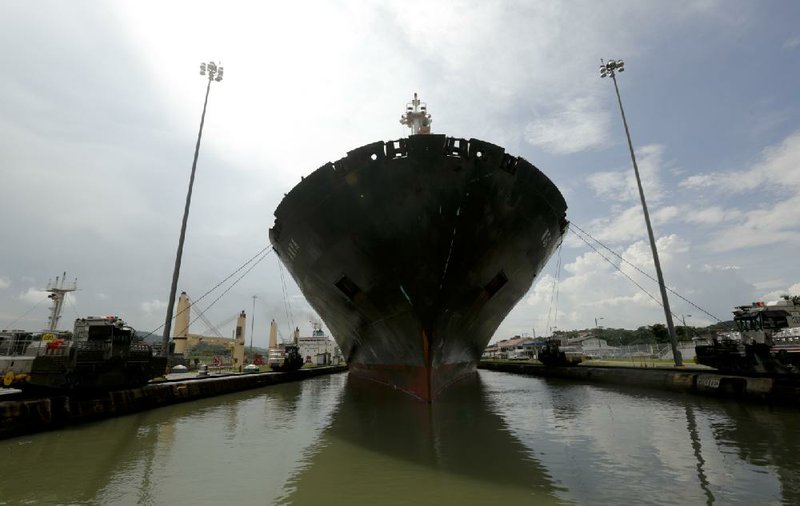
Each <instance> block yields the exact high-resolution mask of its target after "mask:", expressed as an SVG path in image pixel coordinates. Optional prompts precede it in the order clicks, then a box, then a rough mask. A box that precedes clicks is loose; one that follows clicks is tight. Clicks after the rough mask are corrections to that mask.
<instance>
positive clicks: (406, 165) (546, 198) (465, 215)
mask: <svg viewBox="0 0 800 506" xmlns="http://www.w3.org/2000/svg"><path fill="white" fill-rule="evenodd" d="M566 208H567V206H566V203H565V201H564V198H563V197H562V195H561V193H560V192H559V190H558V189H557V188H556V186H555V185H554V184H553V183H552V182H551V181H550V180H549V179H548V178H547V177H546V176H545V175H544V174H542V172H541V171H539V169H537V168H536V167H534V166H533V165H531V164H530V163H529V162H527V161H526V160H524V159H522V158H517V157H513V156H511V155H508V154H506V153H505V151H504V150H503V148H501V147H499V146H495V145H493V144H490V143H487V142H484V141H480V140H477V139H470V140H469V141H468V140H466V139H456V138H452V137H446V136H444V135H415V136H411V137H409V138H407V139H400V140H397V141H389V142H386V143H384V142H376V143H373V144H368V145H366V146H363V147H361V148H358V149H356V150H353V151H351V152H349V153H348V154H347V156H346V157H344V158H342V159H341V160H339V161H337V162H335V163H328V164H326V165H323V166H322V167H320V168H319V169H317V170H316V171H314V172H313V173H312V174H311V175H309V176H308V177H306V178H305V179H303V180H302V181H301V182H300V184H298V185H297V186H295V187H294V188H293V189H292V190H291V192H289V193H288V194H287V195H286V197H285V198H284V199H283V201H282V202H281V203H280V205H279V206H278V209H277V210H276V211H275V224H274V226H273V228H272V229H270V241H271V242H272V244H273V246H274V247H275V251H276V252H277V253H278V255H279V256H280V258H281V260H282V261H283V263H284V264H285V265H286V267H287V269H288V270H289V271H290V272H291V274H292V276H293V277H294V279H295V281H296V282H297V284H298V285H299V286H300V289H301V290H302V292H303V294H304V295H305V297H306V299H307V300H308V302H309V303H310V304H311V306H312V307H313V308H314V309H315V310H316V311H317V313H319V315H320V316H321V317H322V319H323V320H324V321H325V323H326V325H327V326H328V328H329V329H330V330H331V333H332V335H333V337H334V338H335V339H336V341H337V343H338V344H339V347H340V348H341V350H342V353H343V354H344V356H345V358H346V359H347V362H348V364H349V366H350V371H351V373H352V374H354V375H358V376H363V377H366V378H369V379H373V380H375V381H379V382H382V383H386V384H387V385H390V386H392V387H394V388H397V389H400V390H403V391H406V392H408V393H410V394H412V395H415V396H417V397H419V398H420V399H423V400H427V401H430V400H433V399H435V398H436V396H437V395H438V394H439V393H440V392H441V391H442V390H443V389H445V388H446V387H447V386H448V385H449V384H451V383H453V382H454V381H456V380H458V379H459V378H461V377H463V376H464V375H467V374H470V373H474V371H475V368H476V364H477V362H478V360H479V359H480V356H481V353H482V351H483V350H484V348H485V347H486V345H487V343H488V342H489V339H491V337H492V334H493V333H494V331H495V330H496V329H497V327H498V325H500V323H501V322H502V321H503V319H504V318H505V316H506V315H507V314H508V312H509V311H510V310H511V309H512V308H513V307H514V305H515V304H516V303H517V302H518V301H519V300H520V298H521V297H522V296H523V295H524V294H525V293H526V292H527V290H528V289H529V288H530V286H531V284H532V283H533V280H534V278H535V276H536V275H537V274H538V273H539V272H540V271H541V269H542V268H543V267H544V265H545V263H546V262H547V260H548V258H549V257H550V255H551V254H552V253H553V251H554V250H555V249H556V248H557V247H558V245H559V244H560V242H561V238H562V236H563V235H564V233H565V232H566V228H567V221H566Z"/></svg>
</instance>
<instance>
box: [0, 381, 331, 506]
mask: <svg viewBox="0 0 800 506" xmlns="http://www.w3.org/2000/svg"><path fill="white" fill-rule="evenodd" d="M320 379H321V381H318V382H317V385H316V386H315V387H314V389H315V390H316V391H315V394H314V397H313V398H310V399H309V398H304V396H306V397H307V396H308V395H309V394H308V390H309V387H308V386H306V385H302V384H299V383H289V384H284V385H275V386H272V387H269V388H266V389H261V390H253V391H248V392H242V393H238V394H232V395H226V396H222V397H217V398H212V399H205V400H202V401H198V402H192V403H186V404H179V405H175V406H169V407H166V408H162V409H156V410H152V411H147V412H143V413H138V414H135V415H131V416H126V417H121V418H116V419H111V420H104V421H101V422H96V423H91V424H86V425H82V426H76V427H72V428H67V429H64V430H60V431H54V432H48V433H42V434H36V435H32V436H26V437H20V438H15V439H9V440H5V441H0V455H2V456H3V458H4V460H5V461H6V462H13V463H14V464H13V466H12V468H11V469H10V470H6V471H5V472H4V473H0V504H9V505H10V504H21V503H33V504H145V505H147V504H153V505H160V504H168V503H172V504H184V503H191V502H198V503H203V504H205V503H208V502H220V503H224V502H227V501H228V500H229V499H231V497H247V498H250V499H258V500H259V502H262V503H269V502H270V501H271V499H272V498H274V497H277V496H278V495H280V493H281V491H282V490H283V486H284V484H285V483H286V481H287V480H288V478H289V476H291V475H292V474H293V473H295V472H296V470H297V466H298V465H299V464H298V463H299V462H301V461H302V457H303V454H304V451H306V450H307V449H308V448H309V447H313V445H314V442H315V441H316V439H317V435H318V434H319V432H320V431H321V430H322V429H323V428H324V427H325V426H326V425H327V422H328V420H329V417H330V414H331V413H332V411H333V409H334V407H335V404H336V402H337V398H338V397H337V395H338V394H337V392H338V391H340V390H341V388H342V386H343V384H344V380H345V376H344V375H336V376H330V377H326V378H320ZM246 502H247V501H246Z"/></svg>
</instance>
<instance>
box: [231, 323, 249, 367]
mask: <svg viewBox="0 0 800 506" xmlns="http://www.w3.org/2000/svg"><path fill="white" fill-rule="evenodd" d="M246 324H247V315H246V314H245V313H244V311H242V312H241V313H239V319H238V320H237V321H236V334H235V337H234V345H233V369H234V370H235V371H239V372H241V371H242V367H244V333H245V325H246Z"/></svg>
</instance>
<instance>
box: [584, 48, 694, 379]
mask: <svg viewBox="0 0 800 506" xmlns="http://www.w3.org/2000/svg"><path fill="white" fill-rule="evenodd" d="M624 71H625V62H623V61H622V60H609V61H608V62H604V61H603V60H602V59H601V60H600V77H611V80H612V81H614V90H615V91H616V92H617V102H619V112H620V113H621V114H622V124H623V125H624V126H625V136H626V137H627V138H628V149H629V150H630V152H631V161H632V162H633V172H634V173H635V174H636V184H637V185H638V187H639V198H640V199H641V200H642V209H643V210H644V221H645V223H646V224H647V235H648V236H649V238H650V249H651V250H652V251H653V263H654V264H655V267H656V275H657V277H658V288H659V289H660V290H661V303H662V305H663V306H664V316H666V319H667V329H668V330H669V339H670V342H671V343H672V357H673V359H674V360H675V365H676V366H682V365H683V359H682V358H681V354H680V352H679V351H678V338H677V336H676V335H675V325H674V324H673V323H672V311H670V308H669V299H668V298H667V287H666V285H665V284H664V275H663V274H662V273H661V262H660V261H659V260H658V249H657V248H656V240H655V237H654V236H653V226H652V225H651V224H650V213H648V211H647V202H646V201H645V198H644V189H643V188H642V179H641V178H640V177H639V166H638V165H637V164H636V155H634V153H633V142H631V133H630V130H629V129H628V120H627V119H626V118H625V109H623V107H622V98H621V97H620V94H619V86H618V85H617V77H616V74H617V72H624Z"/></svg>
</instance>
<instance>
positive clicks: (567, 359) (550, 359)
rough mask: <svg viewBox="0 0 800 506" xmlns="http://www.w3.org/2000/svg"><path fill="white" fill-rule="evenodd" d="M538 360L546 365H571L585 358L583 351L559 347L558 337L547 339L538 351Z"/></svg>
mask: <svg viewBox="0 0 800 506" xmlns="http://www.w3.org/2000/svg"><path fill="white" fill-rule="evenodd" d="M537 358H538V360H539V362H541V363H542V364H544V365H547V366H572V365H578V364H580V363H581V362H583V361H584V360H585V359H586V356H585V355H584V354H583V352H581V351H578V350H573V349H571V347H564V348H562V347H561V341H559V340H558V339H549V340H548V341H547V342H546V343H545V345H544V346H543V347H542V349H541V351H539V355H538V357H537Z"/></svg>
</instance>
